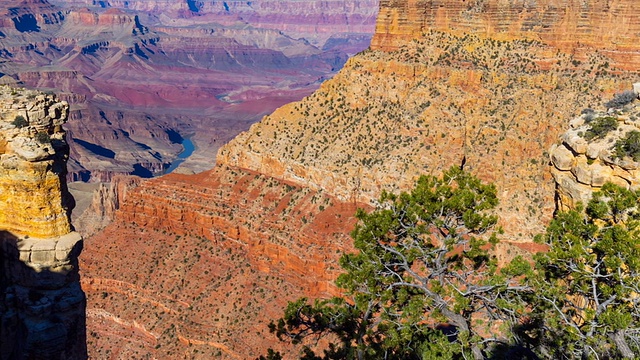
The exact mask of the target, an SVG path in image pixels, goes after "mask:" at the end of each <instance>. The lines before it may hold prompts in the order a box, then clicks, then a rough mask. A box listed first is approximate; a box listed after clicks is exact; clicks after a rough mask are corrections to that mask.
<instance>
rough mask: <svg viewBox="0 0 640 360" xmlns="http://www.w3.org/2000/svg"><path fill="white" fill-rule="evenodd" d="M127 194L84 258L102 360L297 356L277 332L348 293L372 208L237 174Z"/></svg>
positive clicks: (141, 187) (169, 179) (171, 179)
mask: <svg viewBox="0 0 640 360" xmlns="http://www.w3.org/2000/svg"><path fill="white" fill-rule="evenodd" d="M116 188H119V189H120V190H117V189H116V190H115V192H116V193H119V194H120V197H119V198H118V200H117V203H118V209H117V210H116V211H115V213H114V220H113V222H112V223H111V224H109V225H107V227H106V228H105V229H103V230H102V231H101V232H99V233H97V234H96V235H94V236H92V237H90V238H88V239H87V241H86V248H85V250H84V251H83V256H82V258H81V269H82V287H83V289H84V290H85V292H86V293H87V297H88V309H87V328H88V332H87V334H88V335H87V340H88V348H89V356H90V357H92V358H103V357H110V356H111V357H116V358H144V357H145V356H151V357H155V358H161V359H171V358H175V357H177V356H178V354H180V356H182V355H183V354H187V355H186V356H187V357H188V358H190V359H211V358H223V359H250V358H256V357H257V356H259V355H260V354H264V353H265V351H266V349H267V348H268V347H273V348H275V349H278V350H282V351H286V352H291V354H293V353H294V352H295V351H292V349H291V348H290V347H289V346H287V345H286V344H284V343H278V342H277V341H274V340H275V337H274V335H272V334H270V333H269V330H268V324H269V322H270V321H272V320H274V319H277V318H278V317H279V316H280V315H281V311H282V309H283V308H284V307H285V306H286V304H287V301H292V300H295V299H296V298H298V297H300V296H308V297H312V298H316V297H326V296H329V295H335V294H338V289H337V288H336V286H335V284H334V280H335V279H336V277H337V276H338V274H339V273H340V267H339V265H338V259H339V257H340V256H341V255H342V254H344V253H345V252H349V251H352V250H353V247H352V245H351V240H350V238H349V236H348V233H349V231H350V230H351V229H352V228H353V225H354V223H355V218H354V214H355V211H356V208H357V207H362V206H364V205H363V204H356V203H349V202H346V203H345V202H342V201H340V200H338V199H336V198H334V197H332V196H330V195H328V194H327V193H326V192H323V191H313V190H310V189H308V188H303V187H300V186H296V185H294V184H292V183H289V182H283V181H279V180H277V179H274V178H270V177H267V176H264V175H262V174H259V173H256V172H252V171H247V170H242V169H238V168H230V167H216V168H215V169H213V170H211V171H207V172H203V173H200V174H197V175H180V174H169V175H167V176H163V177H160V178H155V179H150V180H145V181H141V182H139V183H138V184H137V186H135V187H133V186H131V185H130V184H128V181H127V178H123V179H120V181H119V185H118V186H116ZM123 189H126V197H125V198H124V199H122V195H123V193H124V191H122V190H123ZM114 199H115V198H114V196H113V195H112V194H107V196H105V197H104V198H101V200H100V201H99V203H102V204H107V205H106V206H105V208H111V207H112V206H113V205H114V203H115V202H116V201H113V200H114ZM96 205H97V204H96ZM96 208H98V209H99V211H102V210H101V209H100V208H101V207H100V206H96Z"/></svg>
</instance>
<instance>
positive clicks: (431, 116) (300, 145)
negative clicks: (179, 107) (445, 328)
mask: <svg viewBox="0 0 640 360" xmlns="http://www.w3.org/2000/svg"><path fill="white" fill-rule="evenodd" d="M556 3H561V4H556ZM605 3H606V2H604V1H591V2H590V1H586V2H580V3H579V4H578V2H572V1H567V2H562V1H561V2H557V1H553V2H552V1H538V2H525V1H515V2H509V4H507V3H504V2H497V1H492V0H487V1H467V2H463V1H445V0H439V1H382V2H381V3H380V13H379V15H378V20H377V25H376V33H375V35H374V37H373V40H372V45H371V50H370V51H365V52H363V53H361V54H358V55H357V56H354V57H353V58H351V59H350V60H349V61H348V62H347V64H346V65H345V67H344V68H343V69H342V70H341V71H340V73H339V74H337V75H336V76H335V77H334V78H332V79H331V80H329V81H327V82H325V83H323V85H322V86H321V87H320V89H318V90H317V91H316V92H315V93H314V94H312V95H311V96H308V97H306V98H305V99H304V100H302V101H300V102H297V103H292V104H288V105H286V106H283V107H281V108H279V109H278V110H276V111H275V112H274V113H272V114H271V115H269V116H267V117H265V118H264V119H263V120H262V121H261V122H260V123H257V124H254V125H253V126H252V128H251V129H250V130H249V131H247V132H244V133H242V134H240V135H239V136H237V137H236V138H235V139H234V140H232V141H231V142H230V143H229V144H227V145H226V146H225V147H223V148H222V149H221V150H220V151H219V153H218V157H217V160H218V161H219V162H220V163H222V164H228V165H231V166H239V167H242V168H247V169H252V170H256V171H259V172H262V173H265V174H268V175H271V176H274V177H277V178H282V179H286V180H290V181H294V182H296V183H299V184H303V185H304V186H308V187H310V188H312V189H323V190H326V191H328V192H329V193H331V194H333V195H336V196H338V197H339V198H340V199H343V200H349V199H354V200H358V201H363V202H374V201H375V199H377V197H378V196H379V194H380V193H381V192H382V190H387V191H400V190H403V189H408V188H410V187H411V186H412V185H413V182H414V181H415V179H416V178H417V177H418V176H419V175H420V174H425V173H427V174H437V173H439V172H441V171H442V170H443V169H446V168H448V167H450V166H461V167H464V169H466V170H469V171H471V172H473V173H474V174H475V175H477V176H479V177H480V178H482V179H483V180H485V181H491V182H494V183H495V184H496V185H497V187H498V194H499V197H500V205H499V209H498V211H499V217H500V219H501V225H502V226H503V227H504V230H505V239H506V240H509V241H515V242H529V241H531V239H532V237H533V235H534V234H536V233H539V232H541V231H543V230H544V227H545V224H546V223H547V222H548V221H549V219H551V217H552V214H553V211H554V210H555V205H554V187H555V183H554V181H553V179H552V176H551V173H550V167H549V166H548V154H547V152H548V150H549V148H550V146H551V145H552V144H553V143H554V142H556V139H557V136H558V135H559V134H560V133H561V132H563V131H564V129H566V126H567V124H568V122H569V120H568V119H571V118H572V117H573V116H575V115H576V114H578V113H579V112H580V110H581V109H582V108H584V107H596V106H598V105H600V104H601V103H602V102H603V101H604V100H605V99H606V98H608V97H610V96H611V94H612V93H613V92H616V91H619V90H620V89H623V88H624V87H625V86H628V84H630V83H632V82H633V81H634V79H635V77H636V75H635V73H634V71H635V69H637V65H638V64H640V62H638V61H637V60H638V59H639V58H638V55H640V51H639V50H640V49H638V45H637V43H634V42H633V41H631V40H630V39H633V38H634V37H635V34H636V33H637V31H636V30H634V29H635V27H636V26H637V24H638V20H637V19H638V17H637V16H636V14H637V12H638V7H637V6H636V5H635V4H634V3H632V2H630V1H625V2H617V3H616V4H615V5H611V6H609V7H607V6H605V5H606V4H605ZM585 6H586V7H585ZM578 14H579V16H578ZM614 18H615V19H622V20H619V21H620V24H618V23H616V21H617V20H614ZM621 24H624V25H621ZM609 26H610V27H609ZM567 29H570V30H571V29H573V30H571V31H569V32H568V33H567V31H568V30H567ZM628 69H631V70H632V71H628Z"/></svg>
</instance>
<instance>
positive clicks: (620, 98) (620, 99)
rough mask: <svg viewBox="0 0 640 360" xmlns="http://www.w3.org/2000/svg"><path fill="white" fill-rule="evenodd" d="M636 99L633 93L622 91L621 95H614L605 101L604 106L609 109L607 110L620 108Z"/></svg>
mask: <svg viewBox="0 0 640 360" xmlns="http://www.w3.org/2000/svg"><path fill="white" fill-rule="evenodd" d="M637 97H638V95H636V93H635V92H633V91H631V90H626V91H623V92H621V93H618V94H615V95H614V96H613V99H611V100H609V101H607V102H606V103H604V106H605V107H606V108H607V109H609V108H616V109H617V108H621V107H623V106H625V105H627V104H629V103H630V102H632V101H633V100H635V99H636V98H637Z"/></svg>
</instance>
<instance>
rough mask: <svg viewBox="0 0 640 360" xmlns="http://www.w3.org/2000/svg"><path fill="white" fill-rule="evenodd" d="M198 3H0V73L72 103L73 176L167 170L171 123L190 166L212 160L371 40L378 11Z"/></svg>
mask: <svg viewBox="0 0 640 360" xmlns="http://www.w3.org/2000/svg"><path fill="white" fill-rule="evenodd" d="M193 3H194V4H197V6H196V5H194V6H196V8H193V9H190V6H189V5H188V3H187V2H170V1H131V2H111V1H104V2H102V1H100V2H95V1H88V2H84V1H58V2H56V5H55V6H54V5H51V4H50V3H48V2H47V1H45V0H29V1H25V2H22V3H21V4H20V6H16V5H15V4H13V3H11V2H3V3H0V20H3V21H4V22H3V23H2V24H3V26H4V27H1V28H0V59H2V60H3V61H2V62H1V63H0V73H1V75H4V76H0V83H11V82H22V84H24V85H27V86H30V87H34V88H39V89H47V90H49V89H56V92H58V93H61V97H62V98H64V99H66V100H68V101H69V102H70V104H71V114H70V120H69V123H68V125H67V128H68V130H69V134H70V135H71V136H70V139H69V141H70V146H71V150H72V151H71V158H72V161H71V162H70V172H69V174H70V176H69V180H83V181H94V182H97V181H108V180H110V179H111V177H112V176H113V175H114V174H136V175H139V176H145V177H150V176H153V175H158V174H162V172H163V170H164V169H165V168H166V167H167V166H168V164H169V162H170V161H171V160H172V159H173V158H175V156H176V155H177V154H178V153H179V152H180V144H179V141H177V140H176V139H177V137H176V136H168V134H178V135H179V136H182V137H187V136H189V137H191V136H194V134H196V135H195V138H194V140H195V142H196V143H197V149H196V153H197V154H196V155H197V156H200V157H201V158H202V159H206V161H205V160H202V161H200V162H198V163H196V162H189V164H187V165H190V166H193V169H194V170H197V171H201V170H203V169H209V168H211V167H212V166H213V164H214V163H213V162H212V161H210V159H211V157H212V156H214V154H215V153H216V151H217V149H218V148H219V146H220V145H221V144H222V143H224V142H227V141H228V140H230V139H231V138H233V137H234V136H235V135H236V134H237V133H239V132H240V131H243V130H246V129H247V128H248V127H249V125H250V124H251V123H253V122H255V121H257V120H258V119H259V118H260V117H262V116H263V115H264V114H266V113H269V112H271V111H273V109H275V108H276V107H278V106H280V105H282V104H284V103H287V102H290V101H292V100H297V99H300V98H302V97H303V96H305V95H308V94H309V93H311V92H312V91H313V90H315V89H316V88H317V86H318V85H319V83H320V82H321V81H322V80H324V79H325V78H326V77H329V76H331V75H332V74H334V73H335V72H336V71H337V69H339V68H340V67H341V66H342V65H343V64H344V62H345V61H346V59H347V55H348V54H352V53H355V52H357V51H360V50H362V49H364V48H365V47H366V46H368V43H369V41H370V37H371V33H372V32H373V25H374V17H375V12H376V7H375V5H376V3H375V2H374V1H370V0H367V1H344V0H340V1H335V2H333V1H332V2H329V3H327V2H318V1H312V2H307V1H304V2H301V1H286V2H279V1H278V2H273V1H264V2H263V1H253V2H228V3H224V4H226V5H223V3H222V2H217V3H216V2H213V3H206V2H205V3H201V2H193ZM263 3H264V4H263ZM101 5H102V6H101ZM225 6H227V7H229V8H228V9H225ZM103 7H104V8H103ZM105 8H108V9H105ZM269 9H271V10H269ZM23 18H24V19H26V20H24V21H23V20H21V19H23ZM27 20H28V21H27ZM22 23H24V24H25V25H24V26H23V25H19V24H22ZM27 23H28V24H29V26H30V27H29V28H26V24H27ZM310 23H312V24H314V25H313V26H309V25H308V24H310ZM276 24H280V25H281V28H276ZM239 74H241V75H239ZM194 158H195V157H194ZM191 164H194V165H191Z"/></svg>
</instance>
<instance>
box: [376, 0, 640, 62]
mask: <svg viewBox="0 0 640 360" xmlns="http://www.w3.org/2000/svg"><path fill="white" fill-rule="evenodd" d="M380 9H381V10H380V14H379V16H378V22H377V24H376V35H375V36H374V39H373V40H372V43H371V48H372V49H381V50H393V49H398V47H399V46H400V45H401V44H403V43H406V42H407V41H409V40H412V39H416V38H421V37H422V35H423V33H424V32H425V31H427V30H430V29H431V30H438V31H446V32H451V33H454V34H458V35H463V34H478V35H480V36H484V37H490V38H494V39H498V40H517V39H520V40H522V39H528V40H536V41H541V42H544V43H546V44H549V45H551V46H553V47H555V48H558V49H560V50H562V51H563V52H566V53H573V54H576V55H577V56H578V57H582V56H583V55H584V54H585V53H589V52H592V51H595V50H599V51H600V52H602V53H603V54H605V55H606V56H607V57H610V58H611V60H612V61H611V62H612V63H615V64H616V65H618V66H619V67H621V68H624V69H627V70H635V69H636V68H637V64H638V63H639V62H640V54H639V51H640V45H639V44H638V41H637V34H638V32H640V7H639V6H638V5H637V3H635V2H633V1H631V0H627V1H609V0H585V1H583V0H560V1H558V0H538V1H527V0H516V1H499V0H471V1H451V0H412V1H402V0H381V2H380Z"/></svg>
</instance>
